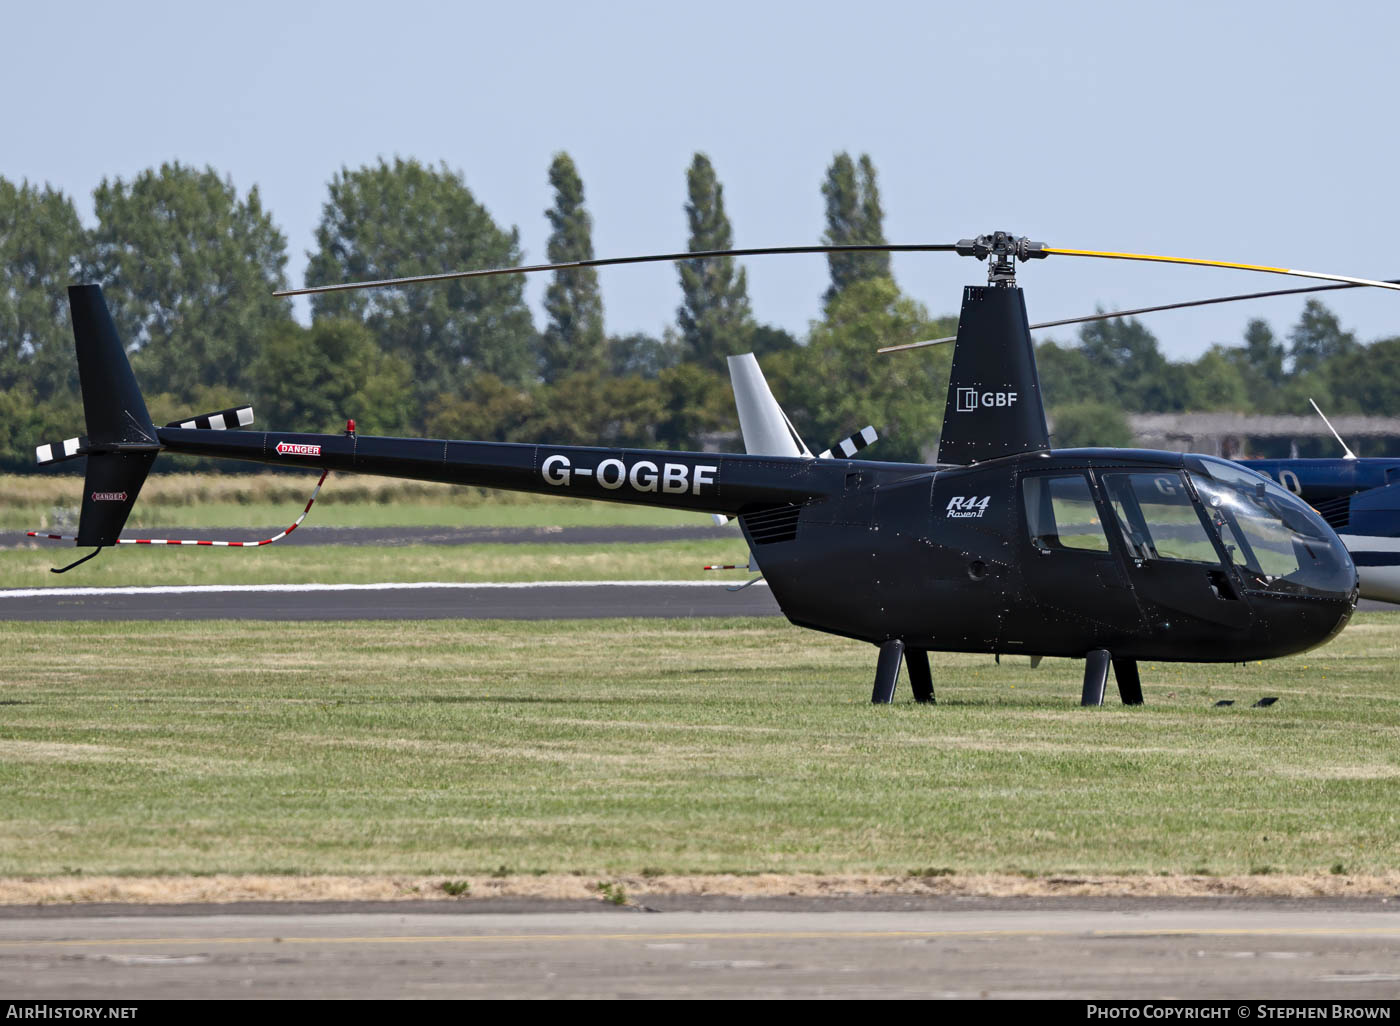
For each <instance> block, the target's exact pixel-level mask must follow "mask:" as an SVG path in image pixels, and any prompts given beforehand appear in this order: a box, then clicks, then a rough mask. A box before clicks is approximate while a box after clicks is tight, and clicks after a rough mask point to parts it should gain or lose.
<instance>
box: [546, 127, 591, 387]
mask: <svg viewBox="0 0 1400 1026" xmlns="http://www.w3.org/2000/svg"><path fill="white" fill-rule="evenodd" d="M549 184H550V185H551V186H552V187H553V189H554V206H552V207H550V208H549V209H548V210H546V211H545V216H546V217H548V218H549V225H550V228H551V231H550V234H549V248H548V250H547V253H548V256H549V262H550V263H551V264H562V263H567V262H570V261H575V260H591V259H593V219H592V218H590V217H589V216H588V211H587V210H586V209H584V206H583V179H581V178H580V177H579V174H578V169H577V168H575V167H574V162H573V160H572V159H571V158H570V157H569V155H568V154H567V153H557V154H555V156H554V160H553V162H552V163H551V164H550V165H549ZM544 309H545V313H546V314H547V315H548V316H549V323H548V324H547V325H546V326H545V329H544V335H543V337H542V339H541V351H540V356H541V360H542V361H543V372H544V379H545V381H548V382H551V383H552V382H554V381H557V380H559V379H560V378H564V377H567V376H569V375H570V374H576V373H578V372H579V371H583V370H598V369H600V367H601V365H602V364H603V363H604V361H605V358H606V353H605V349H606V338H605V336H604V334H603V297H602V295H601V294H600V293H599V291H598V272H597V271H596V270H594V269H593V268H591V267H588V268H581V269H578V270H570V271H555V272H554V280H553V281H551V282H550V283H549V288H547V289H546V290H545V293H544Z"/></svg>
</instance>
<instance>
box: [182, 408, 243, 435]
mask: <svg viewBox="0 0 1400 1026" xmlns="http://www.w3.org/2000/svg"><path fill="white" fill-rule="evenodd" d="M251 423H253V408H252V407H251V406H235V407H233V408H232V409H230V410H220V411H219V412H218V413H201V414H200V415H199V416H198V417H191V418H189V419H188V420H172V421H171V422H170V423H169V424H167V425H165V426H166V427H171V428H185V429H186V430H203V431H235V430H237V429H238V428H245V427H247V426H248V425H249V424H251Z"/></svg>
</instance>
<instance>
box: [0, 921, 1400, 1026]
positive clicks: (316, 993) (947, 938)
mask: <svg viewBox="0 0 1400 1026" xmlns="http://www.w3.org/2000/svg"><path fill="white" fill-rule="evenodd" d="M654 900H655V902H656V904H657V905H659V906H661V907H660V910H659V911H656V912H648V911H643V910H639V909H635V908H612V907H609V906H604V905H597V906H594V907H593V908H590V909H587V910H579V908H578V905H577V903H568V904H563V903H559V904H558V905H557V906H556V905H554V904H553V903H547V902H522V903H520V904H518V905H516V906H514V907H512V908H510V910H508V911H503V910H502V906H503V905H505V904H506V903H503V902H496V903H492V904H491V905H487V906H486V907H485V908H482V909H479V910H474V909H473V908H472V905H471V904H469V903H463V904H461V905H457V904H453V905H446V904H442V903H440V904H438V905H437V906H436V907H435V908H431V909H430V908H429V906H427V905H424V904H417V903H412V904H406V905H405V906H403V907H402V909H390V910H372V911H371V910H351V909H349V908H347V907H345V906H330V907H329V908H326V909H324V910H322V909H317V908H316V907H315V906H300V907H294V908H277V907H276V906H264V907H263V908H261V909H257V910H250V909H245V908H242V907H240V906H232V907H226V908H224V909H221V910H212V909H211V908H210V907H208V906H206V907H204V908H200V909H191V910H180V909H178V908H177V909H171V908H170V907H168V906H166V907H161V906H155V907H151V908H146V909H140V908H136V909H126V908H122V909H113V908H107V909H98V910H92V909H86V908H83V907H75V908H70V909H64V910H61V911H58V912H57V913H55V910H52V909H45V908H39V909H9V910H5V912H4V914H3V915H0V992H3V993H4V994H6V995H7V996H8V997H9V998H11V999H19V998H28V999H34V998H38V999H51V1000H53V999H64V998H67V999H75V1000H81V999H89V1000H91V999H105V1000H110V1001H113V1002H117V1003H121V1004H126V1005H130V1004H132V1003H133V1002H139V1001H141V1000H143V999H158V998H190V997H199V998H264V997H265V998H350V999H356V998H359V999H364V998H415V997H430V998H541V997H545V998H678V997H680V998H736V997H745V998H755V997H767V998H818V997H843V998H919V997H922V998H930V997H932V998H939V997H945V998H1080V999H1108V1000H1113V999H1148V998H1156V999H1161V998H1185V999H1191V1000H1197V1001H1210V1000H1220V1001H1222V1002H1234V1003H1237V1002H1240V1001H1248V1002H1249V1003H1250V1005H1251V1012H1252V1014H1253V1015H1256V1016H1260V1017H1264V1016H1265V1013H1264V1012H1262V1011H1260V1010H1259V1004H1258V1003H1259V1002H1261V1001H1263V1002H1267V1001H1270V1000H1272V1001H1281V1000H1286V999H1314V1000H1317V999H1326V1000H1332V1001H1342V1002H1346V1001H1361V1000H1377V999H1381V1000H1392V1001H1393V1000H1394V998H1395V997H1396V995H1397V994H1400V911H1397V910H1395V907H1394V905H1393V904H1390V903H1384V902H1383V901H1381V900H1380V899H1374V900H1371V901H1350V902H1324V901H1272V902H1242V901H1235V900H1228V899H1226V900H1215V901H1209V902H1202V901H1199V900H1197V901H1182V902H1174V901H1170V900H1160V899H1159V900H1156V901H1151V902H1146V901H1118V902H1113V901H1079V902H1075V903H1067V902H1035V901H1024V900H1023V901H1014V900H1013V901H1000V902H998V901H995V900H978V899H928V900H925V901H923V902H914V901H904V902H902V903H901V904H902V906H903V907H898V908H894V909H891V908H889V907H888V906H889V904H890V903H889V902H888V901H887V902H886V903H885V906H886V907H881V906H880V905H879V904H878V903H877V904H875V905H874V906H873V907H872V906H871V905H870V904H868V903H863V902H862V900H861V899H859V898H855V899H848V900H844V901H842V900H824V901H820V902H812V901H803V900H800V899H795V900H791V901H790V902H788V903H787V904H784V903H783V902H781V901H778V902H773V901H769V902H759V903H756V904H757V906H758V907H754V908H743V907H735V906H738V905H742V903H740V902H735V901H733V900H730V901H729V902H728V904H729V906H730V907H728V908H726V907H723V903H719V904H718V906H717V905H716V903H713V902H712V903H710V907H709V908H705V907H704V901H703V899H689V901H687V900H685V899H680V900H676V901H667V900H665V899H654ZM696 904H699V905H700V908H699V909H698V910H697V909H696V908H695V907H694V906H695V905H696ZM687 905H690V906H691V907H687ZM250 912H251V913H253V914H250ZM1230 1017H1231V1018H1240V1017H1244V1016H1240V1015H1239V1014H1238V1010H1237V1006H1236V1007H1232V1008H1231V1009H1230Z"/></svg>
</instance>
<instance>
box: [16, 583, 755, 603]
mask: <svg viewBox="0 0 1400 1026" xmlns="http://www.w3.org/2000/svg"><path fill="white" fill-rule="evenodd" d="M730 583H732V582H730ZM755 583H756V584H758V585H760V586H762V587H765V588H766V587H767V586H768V582H767V581H763V580H760V581H757V582H755ZM725 586H726V585H725V584H723V583H717V582H715V581H484V582H464V581H406V582H401V583H393V582H383V583H378V584H159V585H151V586H149V587H143V588H10V589H4V590H0V599H7V598H16V599H21V598H42V597H43V596H45V595H49V596H52V597H55V598H94V597H100V596H103V595H200V594H227V593H229V592H326V591H415V590H423V589H429V588H452V589H454V590H456V591H490V590H515V589H521V588H712V589H722V588H724V587H725Z"/></svg>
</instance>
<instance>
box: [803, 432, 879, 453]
mask: <svg viewBox="0 0 1400 1026" xmlns="http://www.w3.org/2000/svg"><path fill="white" fill-rule="evenodd" d="M879 437H880V436H879V435H878V434H876V433H875V429H874V428H873V427H871V426H870V425H869V424H867V425H866V426H865V427H863V428H861V429H860V430H859V431H857V432H856V433H855V434H853V435H851V437H849V438H843V439H841V441H839V442H837V443H836V444H835V445H833V446H832V447H831V448H830V449H827V450H825V451H823V452H820V453H818V454H817V459H819V460H830V459H835V458H836V457H837V456H840V457H841V459H846V460H848V459H851V458H852V457H854V456H855V454H856V453H858V452H860V451H861V450H862V449H864V448H865V447H866V446H867V445H869V444H870V443H871V442H873V441H875V440H876V439H878V438H879Z"/></svg>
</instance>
